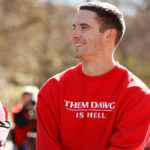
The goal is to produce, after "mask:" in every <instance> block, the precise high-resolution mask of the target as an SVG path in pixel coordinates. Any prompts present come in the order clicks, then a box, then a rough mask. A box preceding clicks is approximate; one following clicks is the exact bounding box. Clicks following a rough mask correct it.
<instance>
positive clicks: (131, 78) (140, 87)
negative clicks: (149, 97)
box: [120, 65, 150, 95]
mask: <svg viewBox="0 0 150 150" xmlns="http://www.w3.org/2000/svg"><path fill="white" fill-rule="evenodd" d="M120 68H121V69H122V70H123V71H124V80H123V81H124V82H125V83H126V88H127V92H133V91H134V92H135V93H134V94H135V95H136V93H137V94H139V93H141V94H147V93H148V94H150V90H149V88H148V86H147V85H146V84H145V83H144V82H143V81H142V80H141V79H140V78H139V77H137V76H136V75H135V74H134V73H132V72H131V71H129V70H128V69H127V68H126V67H124V66H122V65H120Z"/></svg>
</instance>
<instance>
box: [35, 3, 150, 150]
mask: <svg viewBox="0 0 150 150" xmlns="http://www.w3.org/2000/svg"><path fill="white" fill-rule="evenodd" d="M72 28H73V31H72V41H73V43H74V45H75V49H76V51H75V56H76V57H77V58H80V59H81V60H82V62H81V63H80V64H78V65H77V66H75V67H72V68H70V69H68V70H66V71H64V72H62V73H59V74H57V75H55V76H54V77H52V78H50V79H49V80H48V81H47V82H46V83H45V84H44V86H43V87H42V88H41V90H40V92H39V97H38V103H37V122H38V133H37V150H43V149H44V150H49V149H52V150H143V148H144V145H145V143H146V142H147V140H148V129H149V124H150V92H149V89H148V88H147V87H146V85H144V83H142V81H141V80H140V79H138V78H137V77H136V76H134V75H133V74H132V73H131V72H129V71H128V70H127V69H126V68H125V67H123V66H121V65H120V64H119V63H118V62H116V61H114V57H113V53H114V51H115V48H116V46H117V45H118V43H119V42H120V40H121V38H122V36H123V34H124V31H125V25H124V18H123V15H122V14H121V12H120V11H119V10H118V9H117V8H116V7H115V6H113V5H111V4H108V3H102V2H89V3H85V4H83V5H81V6H80V7H79V9H78V13H77V15H76V18H75V21H74V23H73V25H72Z"/></svg>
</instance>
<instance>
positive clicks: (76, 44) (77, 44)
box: [75, 43, 86, 48]
mask: <svg viewBox="0 0 150 150" xmlns="http://www.w3.org/2000/svg"><path fill="white" fill-rule="evenodd" d="M85 45H86V43H75V47H76V48H78V47H82V46H85Z"/></svg>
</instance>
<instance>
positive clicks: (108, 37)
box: [105, 29, 117, 42]
mask: <svg viewBox="0 0 150 150" xmlns="http://www.w3.org/2000/svg"><path fill="white" fill-rule="evenodd" d="M116 33H117V32H116V29H108V30H106V31H105V41H106V42H111V41H115V38H116Z"/></svg>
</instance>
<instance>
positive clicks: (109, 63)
mask: <svg viewBox="0 0 150 150" xmlns="http://www.w3.org/2000/svg"><path fill="white" fill-rule="evenodd" d="M114 66H115V61H114V59H113V57H111V59H105V58H101V59H99V60H97V61H96V60H95V61H93V62H91V61H83V62H82V72H83V73H84V74H86V75H88V76H100V75H103V74H105V73H107V72H109V71H110V70H111V69H113V67H114Z"/></svg>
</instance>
